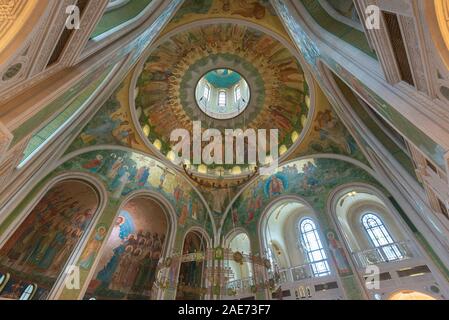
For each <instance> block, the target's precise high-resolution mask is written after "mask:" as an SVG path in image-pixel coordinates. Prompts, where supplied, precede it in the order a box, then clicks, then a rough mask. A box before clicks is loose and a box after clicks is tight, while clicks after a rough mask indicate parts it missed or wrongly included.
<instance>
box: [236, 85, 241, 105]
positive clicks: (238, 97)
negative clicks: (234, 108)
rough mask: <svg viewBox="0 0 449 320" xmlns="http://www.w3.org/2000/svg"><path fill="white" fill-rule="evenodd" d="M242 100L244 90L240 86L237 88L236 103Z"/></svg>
mask: <svg viewBox="0 0 449 320" xmlns="http://www.w3.org/2000/svg"><path fill="white" fill-rule="evenodd" d="M241 98H242V89H240V86H236V87H235V102H239V101H240V99H241Z"/></svg>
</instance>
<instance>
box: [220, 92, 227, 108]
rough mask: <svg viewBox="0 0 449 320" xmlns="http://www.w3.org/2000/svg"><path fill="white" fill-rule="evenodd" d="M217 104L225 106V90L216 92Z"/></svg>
mask: <svg viewBox="0 0 449 320" xmlns="http://www.w3.org/2000/svg"><path fill="white" fill-rule="evenodd" d="M218 106H219V107H222V108H224V107H226V91H220V92H219V93H218Z"/></svg>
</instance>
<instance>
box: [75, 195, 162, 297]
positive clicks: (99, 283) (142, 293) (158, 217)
mask: <svg viewBox="0 0 449 320" xmlns="http://www.w3.org/2000/svg"><path fill="white" fill-rule="evenodd" d="M167 231H168V225H167V217H166V214H165V212H164V209H162V207H161V206H160V204H159V203H157V202H155V201H154V200H152V199H149V198H143V197H142V198H141V197H137V198H133V199H131V200H130V201H129V202H128V203H126V204H125V206H124V207H123V208H122V209H121V210H120V212H119V215H118V217H117V219H116V221H115V223H114V226H113V230H112V232H111V234H110V236H109V239H108V241H107V243H106V246H105V248H104V250H103V251H102V254H101V258H100V261H99V263H98V265H97V266H96V270H95V273H94V277H93V278H92V280H91V281H90V284H89V287H88V290H87V294H86V295H85V296H84V299H91V298H95V299H97V300H98V299H147V298H151V292H152V289H153V284H154V282H155V280H156V269H157V265H158V262H159V259H160V257H161V256H162V253H163V250H164V247H165V246H166V238H167ZM103 234H104V233H102V232H99V233H98V234H97V235H96V238H95V239H96V240H97V241H93V242H91V243H90V246H89V247H87V248H86V250H85V251H84V253H83V255H82V256H81V263H80V266H81V268H85V269H88V268H90V266H91V265H92V263H93V261H94V255H93V253H94V252H95V251H96V249H97V243H98V242H99V240H101V238H102V235H103Z"/></svg>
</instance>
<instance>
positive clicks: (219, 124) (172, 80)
mask: <svg viewBox="0 0 449 320" xmlns="http://www.w3.org/2000/svg"><path fill="white" fill-rule="evenodd" d="M219 65H226V67H228V68H230V69H233V70H235V71H237V72H239V73H240V74H242V76H243V77H244V78H245V80H246V81H247V82H248V83H249V86H250V87H251V99H250V102H249V106H248V107H247V108H246V109H245V111H244V112H242V113H241V114H240V115H238V116H237V117H235V118H233V119H232V120H215V119H212V118H209V117H205V116H204V114H203V113H202V112H201V110H200V109H199V108H198V107H197V106H196V100H195V96H194V89H195V87H196V85H197V80H199V79H200V77H201V75H202V74H205V73H207V72H208V71H210V70H211V69H213V68H216V67H217V66H219ZM307 90H308V87H307V84H306V82H305V77H304V74H303V71H302V69H301V67H300V65H299V63H298V61H297V60H296V58H295V57H294V56H293V55H292V53H291V52H290V51H289V50H288V49H287V48H285V47H284V46H283V45H282V44H281V43H280V42H278V41H277V40H275V39H274V38H272V37H271V36H269V35H267V34H264V33H262V32H260V31H257V30H255V29H251V28H248V27H246V26H240V25H231V24H220V25H214V26H202V27H198V28H194V29H191V30H188V31H186V32H183V33H179V34H177V35H175V36H173V37H171V38H170V39H168V40H167V41H165V42H163V43H162V44H161V45H159V46H158V47H157V48H156V49H155V50H154V51H153V52H152V53H151V54H150V56H149V57H148V58H147V60H146V63H145V64H144V66H143V70H142V73H141V74H140V76H139V79H138V81H137V87H136V92H137V97H136V99H135V106H136V110H137V114H138V115H139V122H140V125H141V127H142V130H143V132H144V134H145V135H146V136H147V138H148V140H149V141H150V142H151V143H153V144H155V145H158V149H159V150H160V151H161V152H162V153H163V154H167V153H168V152H169V151H170V150H171V148H172V143H171V142H170V134H171V132H172V131H173V130H174V129H179V128H183V129H186V130H188V131H189V132H191V131H192V122H193V121H194V120H201V121H202V128H203V129H207V128H217V129H219V130H224V129H226V128H252V129H278V130H279V137H280V138H279V139H280V144H282V145H284V146H285V147H287V148H289V147H290V146H292V144H293V142H294V141H293V139H292V135H294V134H297V133H298V132H301V131H302V130H303V128H304V119H307V116H308V107H307V105H306V103H305V100H306V95H307ZM294 132H295V133H294Z"/></svg>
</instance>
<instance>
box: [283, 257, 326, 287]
mask: <svg viewBox="0 0 449 320" xmlns="http://www.w3.org/2000/svg"><path fill="white" fill-rule="evenodd" d="M323 261H324V260H323ZM317 263H320V261H318V262H314V263H307V264H303V265H300V266H295V267H292V268H287V269H280V270H279V279H276V280H277V282H278V283H279V284H282V283H291V282H296V281H301V280H305V279H312V278H319V277H323V276H328V275H330V271H329V272H321V273H317V272H316V271H315V272H314V268H313V265H314V264H315V265H316V264H317ZM315 269H316V267H315Z"/></svg>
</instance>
